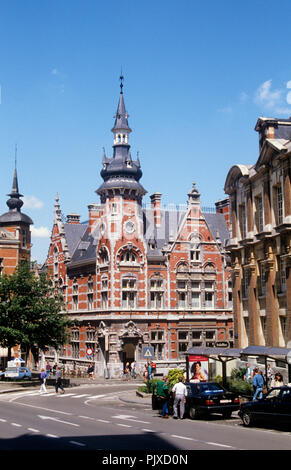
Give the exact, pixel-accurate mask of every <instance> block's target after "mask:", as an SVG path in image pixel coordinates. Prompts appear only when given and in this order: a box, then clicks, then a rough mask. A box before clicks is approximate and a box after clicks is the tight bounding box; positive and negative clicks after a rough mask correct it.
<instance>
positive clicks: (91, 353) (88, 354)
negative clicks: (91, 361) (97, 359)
mask: <svg viewBox="0 0 291 470" xmlns="http://www.w3.org/2000/svg"><path fill="white" fill-rule="evenodd" d="M86 354H87V356H93V354H94V351H93V349H92V348H87V350H86Z"/></svg>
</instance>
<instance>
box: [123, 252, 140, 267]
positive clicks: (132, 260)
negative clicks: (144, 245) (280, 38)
mask: <svg viewBox="0 0 291 470" xmlns="http://www.w3.org/2000/svg"><path fill="white" fill-rule="evenodd" d="M120 263H122V264H137V257H136V255H135V254H134V253H133V251H131V250H126V251H124V252H123V253H122V255H121V258H120Z"/></svg>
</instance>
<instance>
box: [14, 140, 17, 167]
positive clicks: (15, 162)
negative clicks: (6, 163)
mask: <svg viewBox="0 0 291 470" xmlns="http://www.w3.org/2000/svg"><path fill="white" fill-rule="evenodd" d="M14 166H15V168H16V167H17V144H15V152H14Z"/></svg>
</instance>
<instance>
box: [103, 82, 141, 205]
mask: <svg viewBox="0 0 291 470" xmlns="http://www.w3.org/2000/svg"><path fill="white" fill-rule="evenodd" d="M123 80H124V77H123V75H122V73H121V75H120V95H119V101H118V106H117V112H116V114H115V116H114V117H115V122H114V127H113V128H112V129H111V130H112V132H113V134H114V144H113V156H112V158H109V157H107V156H106V154H105V152H103V158H102V165H103V169H102V171H101V176H102V178H103V180H104V183H103V184H102V185H101V186H100V188H98V190H97V191H96V192H97V194H99V195H100V196H101V202H104V200H105V199H106V198H107V197H110V194H112V191H114V192H119V193H123V194H124V193H125V192H126V193H130V195H131V196H130V197H136V198H138V199H139V200H141V198H142V196H143V195H144V194H146V191H145V189H144V188H143V187H142V186H141V185H140V184H139V180H140V178H141V176H142V171H141V168H140V161H139V159H137V160H136V161H134V160H132V158H131V153H130V144H129V134H130V132H131V129H130V127H129V125H128V117H129V116H128V114H127V111H126V108H125V104H124V96H123Z"/></svg>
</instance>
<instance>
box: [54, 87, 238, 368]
mask: <svg viewBox="0 0 291 470" xmlns="http://www.w3.org/2000/svg"><path fill="white" fill-rule="evenodd" d="M112 132H113V156H112V157H111V158H110V157H108V156H107V155H106V154H105V152H104V155H103V159H102V170H101V177H102V180H103V181H102V184H101V185H100V187H99V188H98V189H97V191H96V193H97V194H98V195H99V196H100V203H92V204H90V205H89V206H88V212H89V216H88V221H87V222H85V223H81V222H80V217H79V216H78V214H69V215H68V216H67V219H66V222H64V221H63V218H62V214H61V209H60V203H59V198H58V196H57V197H56V202H55V209H54V224H53V229H52V236H51V243H50V247H49V252H48V258H47V262H46V265H47V268H48V270H49V271H50V273H51V275H52V276H53V278H54V281H55V287H56V289H58V290H59V291H61V292H63V295H64V298H65V301H66V305H67V311H68V313H69V315H70V316H71V317H72V318H77V319H78V320H79V322H80V326H79V327H78V328H75V329H73V330H72V331H71V342H70V344H67V345H64V347H63V349H62V350H60V351H58V356H57V359H58V360H62V361H63V362H64V363H66V364H67V366H68V367H75V366H77V367H82V366H83V367H84V368H85V366H87V365H88V362H89V361H91V360H94V361H95V364H96V369H97V370H96V372H97V375H100V376H103V374H104V373H106V371H108V372H109V375H110V377H114V376H117V375H119V374H120V372H121V370H122V368H123V364H124V363H125V362H126V361H131V360H133V359H135V360H136V361H137V365H138V367H140V368H141V367H142V365H143V364H144V363H145V362H146V358H145V357H143V347H144V346H148V347H150V348H152V349H151V350H152V351H153V352H154V359H155V361H156V362H157V367H158V371H159V372H163V371H167V370H168V368H169V367H174V366H175V365H183V364H184V363H185V359H184V356H183V353H184V352H185V351H186V350H187V349H188V347H191V346H195V345H197V346H199V345H213V346H215V344H216V343H217V342H218V341H224V342H227V344H229V346H230V347H231V346H232V344H233V317H232V300H231V284H230V266H229V264H228V256H227V253H226V252H225V249H224V245H225V243H226V241H227V239H228V238H229V232H228V226H229V203H228V199H226V200H224V201H219V202H218V203H217V204H216V211H214V212H213V213H205V212H204V211H203V210H202V208H201V203H200V194H199V191H198V189H197V188H196V185H195V183H193V187H192V188H191V190H190V191H189V193H188V195H187V202H186V204H185V205H183V206H181V207H176V206H174V205H173V206H171V207H167V208H164V207H163V206H162V195H161V194H160V193H157V192H156V193H154V194H152V195H151V196H150V199H151V204H150V205H149V207H147V206H144V205H143V197H144V196H145V194H146V190H145V189H144V187H143V186H142V185H141V183H140V180H141V177H142V170H141V164H140V161H139V158H137V159H136V160H133V159H132V157H131V152H130V144H129V139H130V133H131V129H130V127H129V124H128V114H127V112H126V108H125V103H124V95H123V83H122V81H121V90H120V96H119V102H118V107H117V112H116V115H115V122H114V126H113V128H112ZM90 348H91V349H92V350H93V351H94V355H93V356H88V354H87V352H88V350H89V349H90ZM46 355H47V358H51V359H52V358H54V352H53V351H51V350H50V351H48V352H47V354H46Z"/></svg>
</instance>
